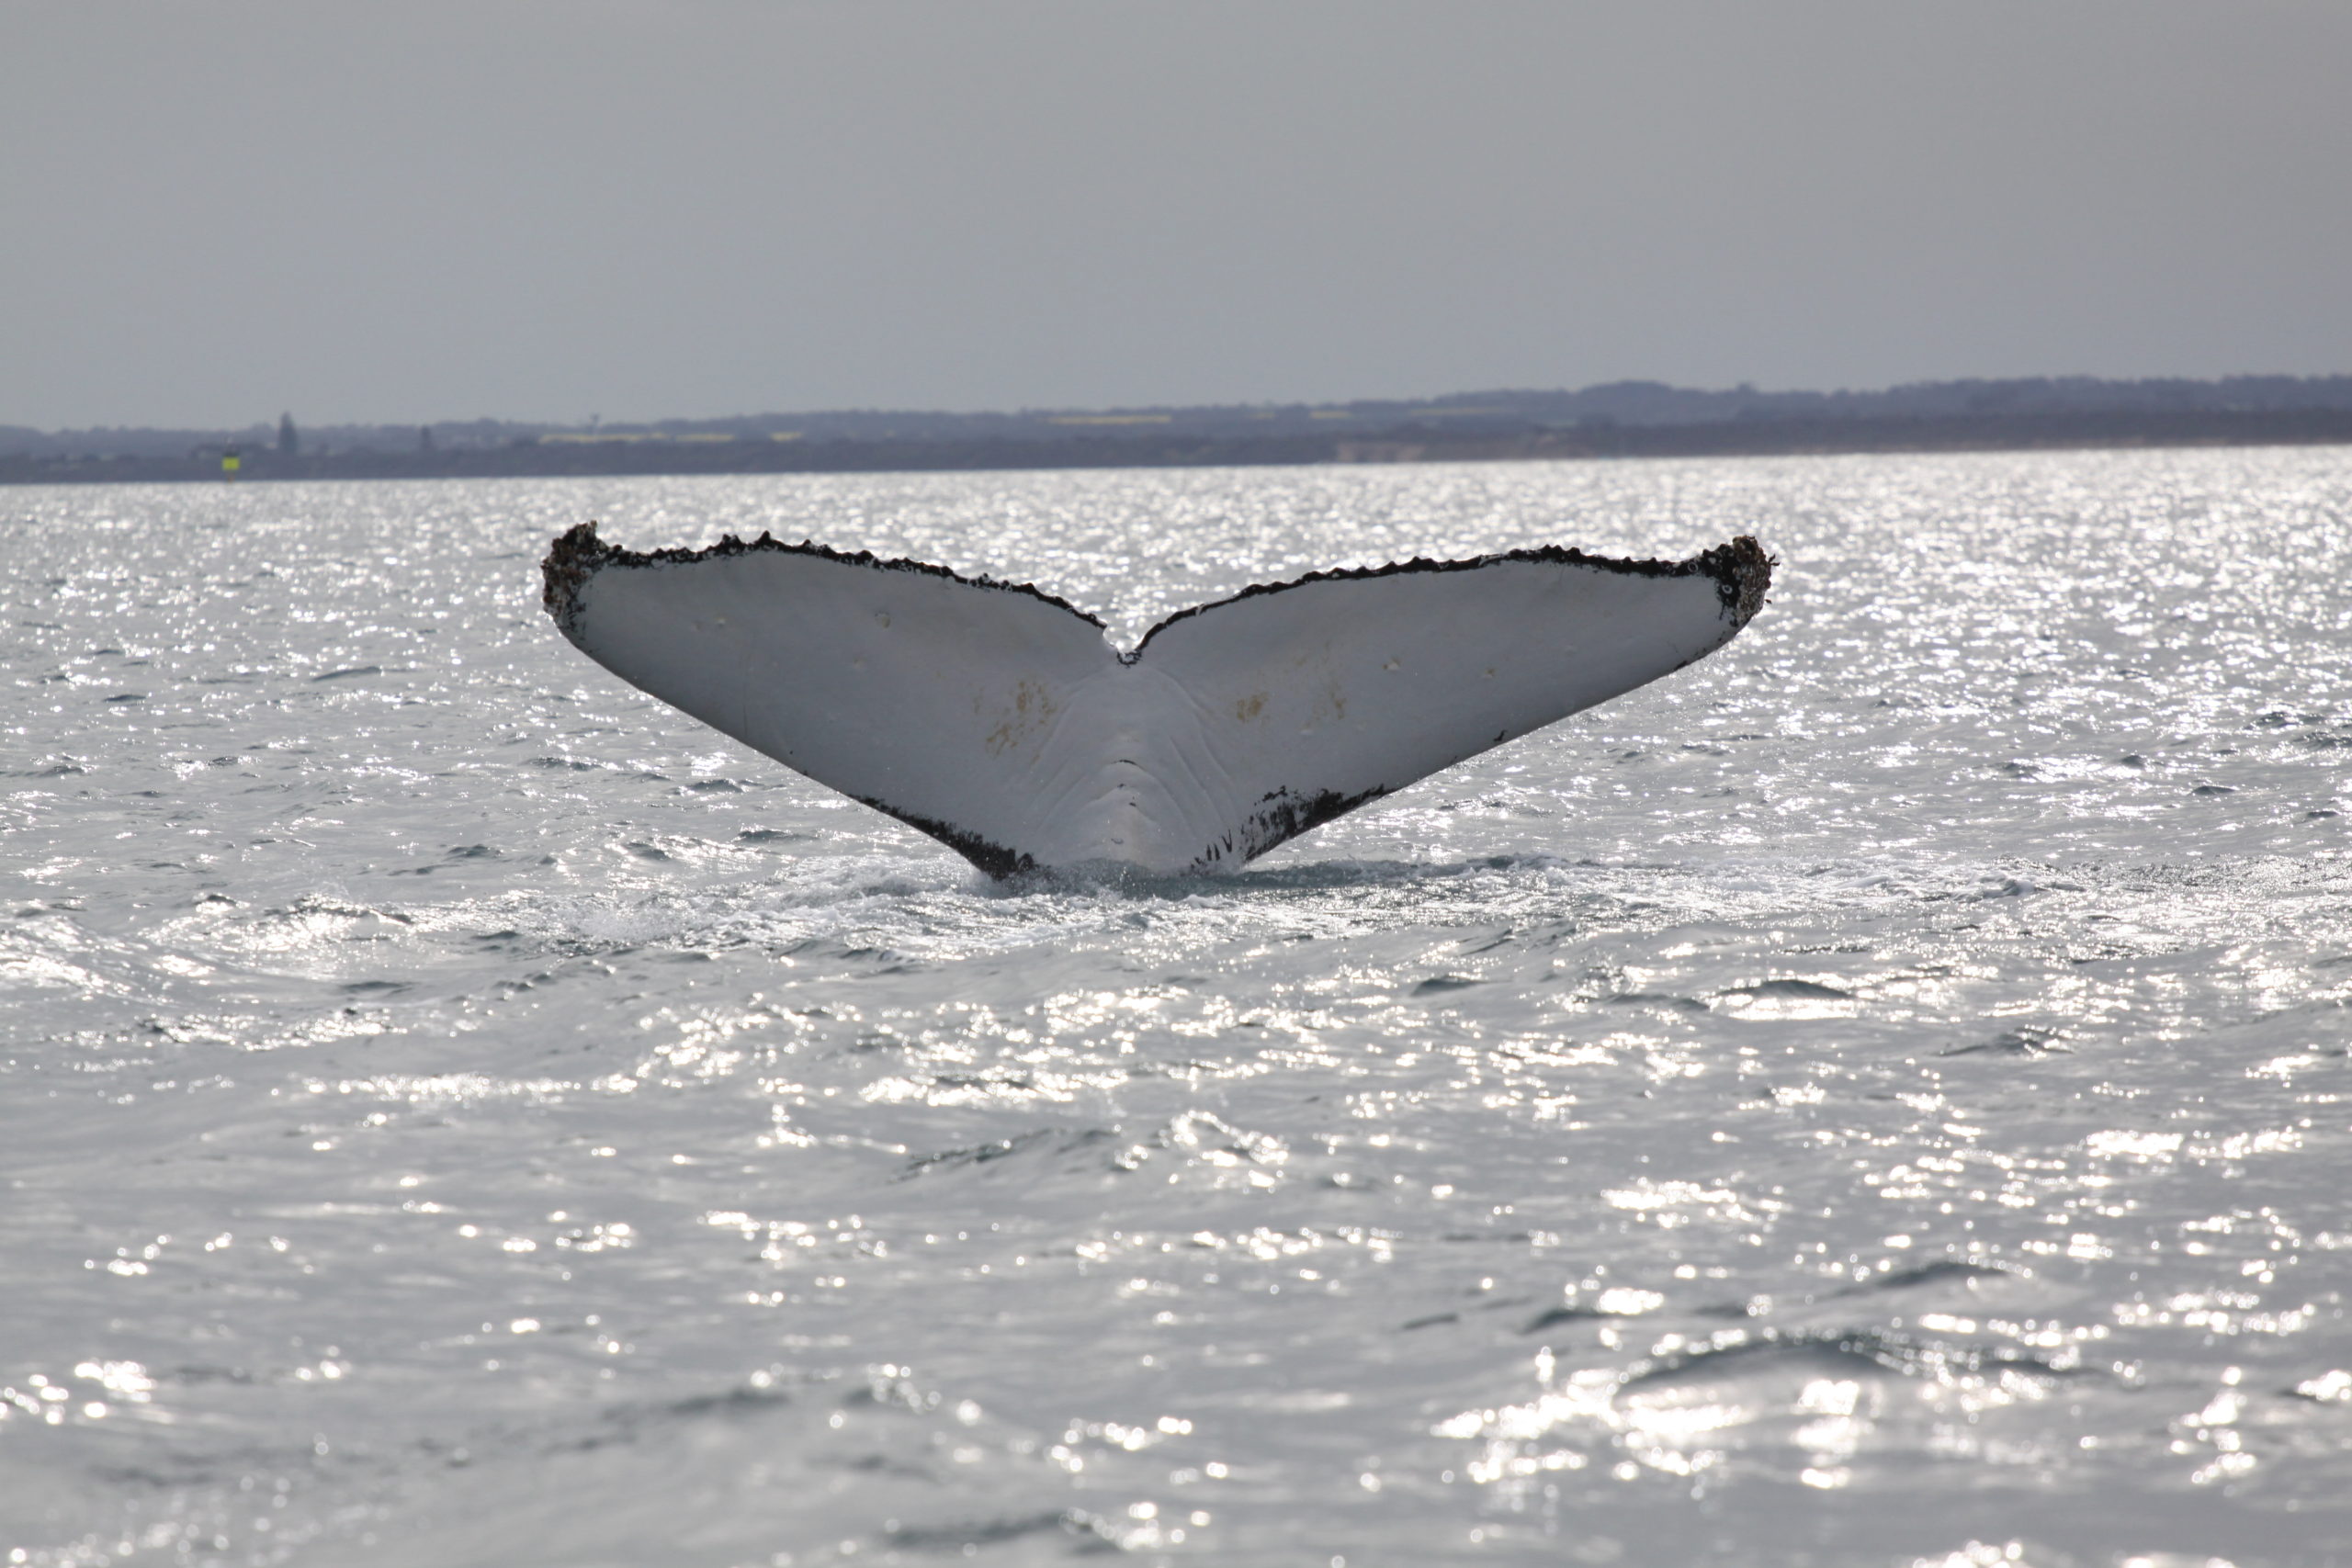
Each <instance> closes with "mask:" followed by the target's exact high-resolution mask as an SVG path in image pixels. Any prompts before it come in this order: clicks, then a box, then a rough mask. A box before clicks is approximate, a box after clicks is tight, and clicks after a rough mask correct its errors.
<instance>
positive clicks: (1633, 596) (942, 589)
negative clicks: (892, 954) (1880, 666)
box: [545, 524, 1770, 876]
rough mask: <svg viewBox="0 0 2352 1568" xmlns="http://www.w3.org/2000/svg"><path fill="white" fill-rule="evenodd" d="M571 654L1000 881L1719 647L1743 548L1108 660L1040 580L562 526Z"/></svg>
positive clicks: (1574, 704)
mask: <svg viewBox="0 0 2352 1568" xmlns="http://www.w3.org/2000/svg"><path fill="white" fill-rule="evenodd" d="M545 570H546V574H547V598H548V610H549V612H550V613H551V614H553V615H554V616H555V617H556V621H557V624H558V625H559V626H561V627H562V629H563V631H564V634H565V635H566V636H567V637H570V638H571V640H572V642H574V643H575V644H577V645H578V646H579V648H580V649H581V650H582V652H584V653H586V654H587V655H588V656H589V657H590V658H592V659H594V660H596V661H597V662H598V663H599V664H602V665H604V666H605V668H606V669H608V670H610V671H613V673H615V674H616V675H618V676H620V677H621V678H622V679H623V680H625V681H628V682H630V683H631V684H632V685H635V686H639V687H641V688H642V689H643V690H645V691H647V692H649V693H650V694H653V695H654V696H656V697H659V698H661V699H662V701H664V702H666V703H670V704H672V705H675V706H677V707H679V708H682V709H684V711H685V712H687V713H690V714H692V715H693V716H695V717H696V718H699V719H701V720H702V721H703V722H705V723H706V724H708V725H710V726H711V727H712V728H716V729H718V730H721V731H723V732H725V733H726V734H728V735H730V736H733V737H734V738H735V739H738V740H741V741H742V742H743V743H744V744H745V745H747V746H750V747H752V749H753V750H758V751H761V752H763V753H765V754H766V755H767V756H770V757H773V758H775V760H776V761H780V762H782V763H784V764H785V765H786V767H789V768H792V769H794V770H796V771H797V772H799V773H805V774H807V775H808V776H809V777H810V778H812V779H815V780H817V781H818V782H819V783H820V784H829V785H831V787H833V788H835V789H838V790H840V791H842V793H843V794H846V795H853V796H854V797H855V798H857V799H859V800H861V801H864V802H865V804H867V805H869V806H872V807H876V808H877V809H880V810H882V811H886V812H888V813H889V814H890V815H891V816H893V817H896V818H899V820H900V821H903V822H906V823H908V824H909V825H910V826H912V827H915V828H918V829H922V831H924V832H927V833H930V834H931V835H932V836H933V837H934V838H937V839H939V840H942V841H944V842H945V843H947V844H949V845H951V846H953V847H954V848H955V849H956V850H958V851H959V852H962V853H963V854H965V855H966V856H967V858H969V859H970V860H971V861H972V862H973V863H975V864H977V865H978V866H980V867H981V868H982V869H983V870H985V871H988V872H989V873H991V874H996V875H1000V876H1001V875H1009V874H1014V873H1017V872H1021V871H1024V870H1030V869H1035V868H1045V867H1064V868H1069V867H1079V866H1083V865H1087V864H1089V863H1113V864H1115V865H1119V866H1124V867H1132V868H1135V869H1137V870H1140V871H1144V872H1148V873H1156V874H1168V873H1177V872H1184V871H1194V870H1207V869H1213V868H1216V867H1221V866H1235V865H1238V864H1240V863H1242V862H1244V861H1247V860H1249V859H1250V858H1251V857H1252V856H1255V855H1259V854H1262V853H1264V852H1266V851H1267V850H1270V849H1272V847H1273V846H1274V845H1276V844H1278V843H1281V842H1282V841H1283V840H1285V839H1289V838H1292V837H1294V836H1295V835H1296V834H1299V833H1302V832H1305V831H1306V830H1307V829H1310V828H1313V827H1316V826H1317V825H1318V824H1320V823H1322V822H1325V821H1329V819H1330V818H1333V817H1336V816H1338V815H1340V813H1342V812H1344V811H1347V810H1350V809H1352V808H1353V807H1356V806H1358V805H1361V804H1363V802H1365V801H1368V800H1372V799H1375V798H1377V797H1378V796H1380V795H1386V794H1388V793H1390V792H1391V791H1394V790H1397V789H1401V788H1402V787H1404V786H1405V785H1406V784H1410V783H1412V782H1413V781H1414V780H1416V779H1419V778H1421V777H1423V776H1425V775H1427V774H1429V773H1435V772H1436V771H1438V770H1439V769H1441V768H1443V767H1446V766H1448V765H1449V764H1451V763H1453V762H1457V761H1461V760H1462V759H1463V758H1464V757H1468V756H1472V755H1474V754H1476V753H1477V752H1479V751H1483V750H1487V748H1488V747H1490V746H1495V745H1498V744H1499V743H1501V742H1502V741H1504V740H1508V739H1512V738H1514V737H1516V736H1520V735H1524V734H1526V733H1527V732H1528V731H1529V730H1532V729H1535V728H1540V727H1542V726H1544V725H1547V724H1550V723H1552V722H1553V721H1554V720H1555V719H1559V718H1562V717H1565V716H1567V715H1569V714H1572V713H1575V712H1577V711H1578V710H1579V709H1582V708H1587V707H1589V706H1591V705H1594V704H1595V703H1599V702H1602V701H1605V700H1606V699H1608V698H1610V697H1612V696H1615V695H1617V694H1619V693H1621V692H1624V691H1628V690H1631V689H1632V688H1634V687H1635V686H1639V685H1641V684H1643V683H1644V682H1649V681H1653V680H1656V679H1657V677H1658V676H1660V675H1664V674H1666V673H1668V671H1673V670H1677V669H1679V668H1681V667H1682V666H1683V665H1685V664H1688V663H1690V662H1691V660H1695V659H1699V658H1701V657H1702V656H1704V655H1705V654H1708V653H1710V652H1712V651H1713V650H1714V649H1717V648H1720V647H1721V646H1723V645H1724V643H1725V642H1728V641H1729V640H1730V639H1731V637H1733V635H1734V634H1735V633H1736V632H1737V631H1738V630H1739V628H1740V627H1741V626H1743V625H1745V624H1746V623H1747V619H1748V617H1749V616H1751V615H1754V614H1755V612H1756V610H1757V608H1758V606H1759V605H1760V604H1762V601H1763V593H1764V589H1765V587H1766V585H1767V584H1768V583H1769V581H1770V561H1769V559H1768V558H1766V556H1765V554H1764V552H1763V550H1762V549H1761V548H1760V547H1758V546H1757V545H1756V543H1755V541H1753V540H1752V539H1746V538H1742V539H1739V540H1736V541H1734V542H1733V543H1731V544H1729V545H1724V546H1719V547H1716V548H1715V549H1713V550H1710V551H1708V552H1706V554H1704V555H1702V556H1699V557H1695V558H1692V559H1691V560H1689V561H1683V562H1679V563H1668V562H1659V561H1611V560H1603V559H1599V558H1590V557H1584V556H1580V555H1578V554H1577V553H1576V552H1574V551H1566V550H1540V551H1515V552H1512V553H1511V554H1509V555H1502V556H1493V557H1488V558H1484V559H1482V560H1478V561H1469V562H1430V561H1416V562H1412V563H1409V564H1408V565H1405V566H1399V567H1390V568H1385V569H1383V570H1378V571H1371V572H1344V573H1329V574H1317V575H1316V576H1313V577H1309V578H1306V579H1303V580H1301V581H1297V582H1295V583H1287V584H1283V585H1281V586H1279V587H1274V588H1261V589H1251V590H1250V591H1249V592H1245V593H1243V594H1241V595H1239V596H1238V597H1236V598H1233V599H1228V600H1226V601H1223V602H1221V603H1219V604H1211V605H1207V606H1204V607H1203V608H1201V609H1198V610H1190V611H1186V612H1184V613H1183V614H1182V615H1177V616H1175V617H1173V618H1171V619H1170V620H1168V621H1165V622H1162V623H1161V624H1160V625H1159V626H1156V627H1154V628H1153V629H1152V631H1151V632H1150V634H1149V635H1148V636H1147V637H1145V639H1144V641H1143V644H1142V646H1141V647H1140V648H1139V649H1137V650H1136V652H1135V653H1133V654H1129V655H1124V656H1123V655H1122V654H1120V653H1119V651H1118V650H1117V649H1114V648H1113V647H1112V646H1111V644H1110V643H1109V642H1108V641H1107V640H1106V639H1105V638H1104V637H1103V628H1102V626H1101V625H1100V624H1099V623H1097V622H1095V621H1094V620H1093V619H1092V618H1091V617H1090V616H1086V615H1080V613H1079V612H1077V611H1075V610H1073V609H1071V608H1070V607H1069V606H1068V605H1067V604H1062V603H1061V602H1060V601H1058V600H1056V599H1052V598H1049V597H1047V596H1046V595H1044V594H1042V593H1039V592H1036V591H1035V590H1034V589H1030V588H1025V587H1019V586H1013V585H1007V584H1002V583H995V582H988V581H970V580H967V579H964V578H959V577H957V576H955V575H954V574H952V573H950V572H947V571H945V570H942V569H940V568H937V567H926V566H922V565H920V564H917V563H913V562H906V561H881V560H876V559H875V558H871V557H867V556H844V555H840V554H836V553H835V552H832V551H830V550H826V549H823V548H821V547H815V546H809V545H799V546H789V545H780V544H777V543H775V541H774V540H771V539H766V538H762V539H761V540H759V541H758V542H756V543H754V544H751V545H744V544H741V543H740V542H738V541H735V540H732V539H729V540H726V541H723V542H722V543H721V544H719V545H718V546H714V547H712V548H710V549H708V550H704V551H700V552H695V553H688V552H684V551H662V552H657V553H655V554H652V555H639V554H636V553H634V552H630V551H627V550H620V549H616V548H614V547H610V546H607V545H605V544H604V543H603V542H602V541H600V540H599V539H598V538H597V537H596V535H595V531H594V525H593V524H590V525H582V526H581V527H579V528H575V529H573V530H572V531H571V533H569V534H567V535H565V536H563V537H562V538H560V539H559V540H557V541H556V545H555V547H554V549H553V550H552V551H551V552H550V553H549V555H548V559H547V562H546V566H545Z"/></svg>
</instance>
